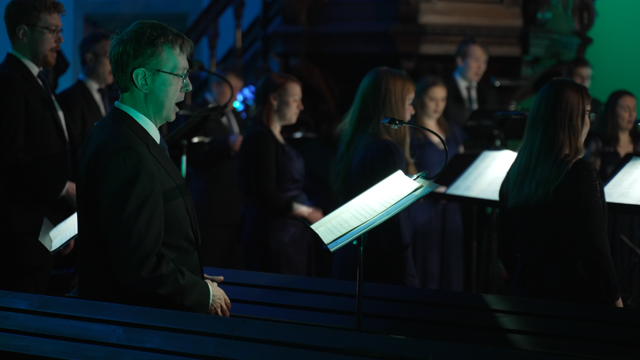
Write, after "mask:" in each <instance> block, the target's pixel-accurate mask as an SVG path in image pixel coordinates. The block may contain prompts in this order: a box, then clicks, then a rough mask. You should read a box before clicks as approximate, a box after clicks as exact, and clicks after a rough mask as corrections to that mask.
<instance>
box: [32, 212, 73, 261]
mask: <svg viewBox="0 0 640 360" xmlns="http://www.w3.org/2000/svg"><path fill="white" fill-rule="evenodd" d="M77 235H78V213H73V215H71V216H69V217H68V218H67V219H65V220H64V221H63V222H61V223H60V224H58V225H57V226H53V225H52V224H51V221H49V219H47V218H44V221H43V223H42V228H40V237H39V238H38V240H40V242H41V243H42V245H44V246H45V247H46V248H47V250H49V251H50V252H54V251H56V250H58V249H60V247H61V246H63V245H65V244H66V243H68V242H69V241H71V240H73V239H74V238H75V237H76V236H77Z"/></svg>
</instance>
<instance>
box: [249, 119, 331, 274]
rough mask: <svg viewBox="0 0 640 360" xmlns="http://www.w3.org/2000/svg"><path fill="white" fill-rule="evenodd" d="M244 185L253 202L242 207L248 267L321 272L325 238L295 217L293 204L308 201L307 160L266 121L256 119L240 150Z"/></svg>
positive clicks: (293, 272)
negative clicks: (305, 189)
mask: <svg viewBox="0 0 640 360" xmlns="http://www.w3.org/2000/svg"><path fill="white" fill-rule="evenodd" d="M238 160H239V163H238V176H239V185H240V188H241V189H242V191H243V193H244V194H245V196H246V198H247V201H246V203H245V205H244V207H243V209H242V234H241V238H242V244H243V248H244V259H245V268H246V269H247V270H252V271H265V272H274V273H279V274H289V275H303V276H316V275H327V274H323V273H322V269H321V268H320V266H321V265H325V264H324V263H322V264H319V263H320V262H324V261H327V259H326V258H322V259H320V257H321V256H326V253H325V252H324V251H323V249H322V241H321V240H319V238H316V237H314V233H313V230H311V228H310V227H309V226H308V225H307V224H306V223H305V222H303V221H302V220H300V219H298V218H295V217H293V216H290V214H291V212H292V210H293V202H297V203H301V204H307V205H308V203H309V202H308V199H307V196H306V194H305V193H304V191H303V186H304V161H303V159H302V157H301V156H300V154H298V153H297V152H296V151H295V149H293V148H292V147H291V146H289V145H287V144H281V143H280V142H279V141H278V139H276V137H275V135H274V134H273V132H272V131H271V129H269V128H268V127H266V126H265V125H263V124H260V123H256V122H253V123H252V124H251V125H250V126H249V129H248V130H247V132H246V134H245V137H244V140H243V142H242V147H241V149H240V153H239V159H238Z"/></svg>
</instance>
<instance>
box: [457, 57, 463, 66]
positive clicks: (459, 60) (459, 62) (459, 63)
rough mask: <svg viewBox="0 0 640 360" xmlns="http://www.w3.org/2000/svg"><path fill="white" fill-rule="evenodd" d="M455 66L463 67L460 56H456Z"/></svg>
mask: <svg viewBox="0 0 640 360" xmlns="http://www.w3.org/2000/svg"><path fill="white" fill-rule="evenodd" d="M456 65H458V67H462V65H464V59H463V58H462V56H456Z"/></svg>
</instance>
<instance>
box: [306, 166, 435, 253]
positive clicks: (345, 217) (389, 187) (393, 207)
mask: <svg viewBox="0 0 640 360" xmlns="http://www.w3.org/2000/svg"><path fill="white" fill-rule="evenodd" d="M437 187H438V185H437V184H434V183H431V182H429V181H427V180H423V179H415V180H412V179H411V178H409V177H407V176H406V175H405V174H404V173H403V172H402V171H401V170H398V171H396V172H395V173H393V174H392V175H390V176H389V177H387V178H386V179H384V180H382V181H381V182H379V183H378V184H376V185H375V186H373V187H372V188H370V189H369V190H367V191H365V192H364V193H362V194H360V195H359V196H357V197H356V198H354V199H353V200H351V201H349V202H348V203H346V204H345V205H343V206H342V207H340V208H339V209H337V210H335V211H334V212H332V213H331V214H329V215H327V216H325V217H324V218H322V220H320V221H318V222H317V223H315V224H313V225H312V226H311V228H312V229H313V230H314V231H315V232H316V233H317V234H318V235H319V236H320V238H321V239H322V241H323V242H324V243H325V244H327V245H328V246H329V249H330V250H331V251H333V250H335V249H337V248H339V247H340V246H342V245H344V244H345V243H347V242H348V241H350V240H351V239H352V238H354V237H356V236H358V235H361V234H362V233H364V232H366V231H367V230H369V229H371V228H373V227H375V226H377V225H378V224H380V223H381V222H383V221H384V220H386V219H388V218H389V217H391V216H393V215H395V214H396V213H398V212H399V211H400V210H402V209H404V208H405V207H407V206H408V205H410V204H411V203H412V202H413V201H415V200H417V199H419V198H420V197H422V196H424V195H426V194H428V193H429V192H431V191H433V190H435V189H436V188H437Z"/></svg>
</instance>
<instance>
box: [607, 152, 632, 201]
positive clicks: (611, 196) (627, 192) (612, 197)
mask: <svg viewBox="0 0 640 360" xmlns="http://www.w3.org/2000/svg"><path fill="white" fill-rule="evenodd" d="M604 198H605V199H606V200H607V202H610V203H618V204H629V205H640V157H637V156H634V157H633V158H631V160H630V161H629V162H628V163H627V164H626V165H625V166H624V167H623V168H622V169H620V171H619V172H618V173H617V174H616V175H615V176H614V177H613V179H611V180H610V181H609V182H608V183H607V185H606V186H605V187H604Z"/></svg>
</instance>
